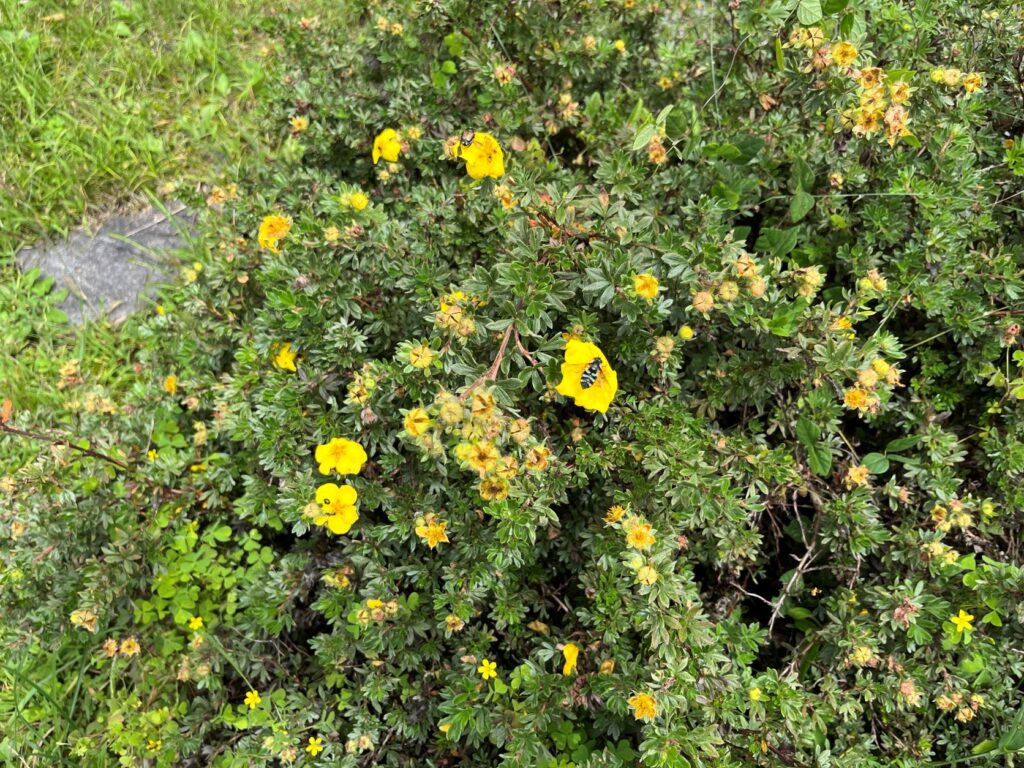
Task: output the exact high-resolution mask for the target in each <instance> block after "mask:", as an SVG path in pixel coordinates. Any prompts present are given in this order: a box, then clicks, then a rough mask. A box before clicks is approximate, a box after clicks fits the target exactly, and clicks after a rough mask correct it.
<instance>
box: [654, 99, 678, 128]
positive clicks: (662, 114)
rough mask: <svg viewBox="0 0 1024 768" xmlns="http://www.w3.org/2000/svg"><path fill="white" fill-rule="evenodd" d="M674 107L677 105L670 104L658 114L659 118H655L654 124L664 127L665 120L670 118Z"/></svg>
mask: <svg viewBox="0 0 1024 768" xmlns="http://www.w3.org/2000/svg"><path fill="white" fill-rule="evenodd" d="M673 107H675V104H669V105H668V106H667V107H665V108H664V109H662V110H661V112H659V113H658V116H657V117H656V118H654V124H655V125H664V124H665V120H666V119H667V118H668V115H669V112H671V111H672V109H673Z"/></svg>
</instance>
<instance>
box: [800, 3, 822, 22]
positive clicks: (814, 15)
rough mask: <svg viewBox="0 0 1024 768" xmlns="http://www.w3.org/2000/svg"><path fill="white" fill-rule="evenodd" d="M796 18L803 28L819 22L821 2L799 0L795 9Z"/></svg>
mask: <svg viewBox="0 0 1024 768" xmlns="http://www.w3.org/2000/svg"><path fill="white" fill-rule="evenodd" d="M796 18H797V21H799V22H800V23H801V24H803V25H804V26H805V27H808V26H810V25H811V24H817V23H818V22H819V21H821V0H800V4H799V5H798V6H797V7H796Z"/></svg>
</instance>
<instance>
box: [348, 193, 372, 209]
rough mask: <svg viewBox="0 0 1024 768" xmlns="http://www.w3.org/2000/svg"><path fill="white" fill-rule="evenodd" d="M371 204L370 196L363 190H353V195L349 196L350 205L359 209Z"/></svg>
mask: <svg viewBox="0 0 1024 768" xmlns="http://www.w3.org/2000/svg"><path fill="white" fill-rule="evenodd" d="M369 204H370V198H368V197H367V196H366V194H365V193H363V192H353V193H352V196H351V197H349V205H351V206H352V207H353V208H355V209H356V210H357V211H361V210H363V209H364V208H366V206H368V205H369Z"/></svg>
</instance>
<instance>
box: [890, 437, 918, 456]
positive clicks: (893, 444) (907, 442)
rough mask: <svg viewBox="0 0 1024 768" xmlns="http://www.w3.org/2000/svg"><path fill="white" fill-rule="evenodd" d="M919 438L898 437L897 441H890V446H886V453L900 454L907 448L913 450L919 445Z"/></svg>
mask: <svg viewBox="0 0 1024 768" xmlns="http://www.w3.org/2000/svg"><path fill="white" fill-rule="evenodd" d="M917 441H918V437H917V436H916V435H911V436H910V437H897V438H896V439H895V440H890V441H889V443H888V445H886V446H885V452H886V453H898V452H899V451H905V450H907V448H913V447H914V446H915V445H917Z"/></svg>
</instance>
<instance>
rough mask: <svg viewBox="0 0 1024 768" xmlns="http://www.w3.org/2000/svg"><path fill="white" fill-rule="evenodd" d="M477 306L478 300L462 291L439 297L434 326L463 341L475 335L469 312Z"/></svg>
mask: <svg viewBox="0 0 1024 768" xmlns="http://www.w3.org/2000/svg"><path fill="white" fill-rule="evenodd" d="M479 305H480V302H479V300H478V299H476V298H475V297H473V296H468V295H467V294H466V293H465V292H464V291H452V292H451V293H448V294H446V295H444V296H442V297H441V300H440V302H439V308H438V311H437V312H435V313H434V324H435V325H436V326H437V327H439V328H442V329H444V330H446V331H448V332H449V333H451V334H452V335H454V336H455V337H456V338H458V339H460V340H462V341H465V340H466V339H468V338H470V337H471V336H472V335H473V334H475V333H476V321H475V320H474V319H473V318H472V316H471V315H470V314H469V312H470V311H471V310H472V309H473V308H475V307H477V306H479Z"/></svg>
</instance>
